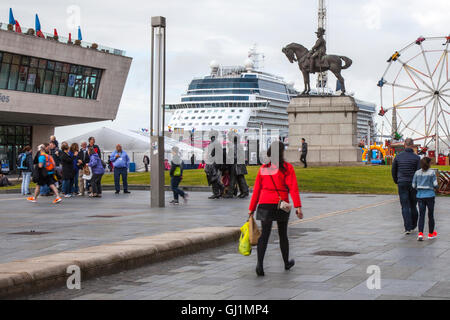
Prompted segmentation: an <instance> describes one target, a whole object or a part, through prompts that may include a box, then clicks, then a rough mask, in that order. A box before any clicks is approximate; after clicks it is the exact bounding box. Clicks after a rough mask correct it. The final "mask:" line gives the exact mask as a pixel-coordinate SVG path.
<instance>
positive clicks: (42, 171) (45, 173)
mask: <svg viewBox="0 0 450 320" xmlns="http://www.w3.org/2000/svg"><path fill="white" fill-rule="evenodd" d="M46 148H48V143H45V144H41V145H40V146H39V147H38V149H39V156H38V157H37V164H36V165H35V168H34V170H35V172H34V174H33V180H35V181H36V190H35V191H34V197H29V198H27V200H28V201H30V202H34V203H35V202H37V198H38V196H39V192H40V189H41V187H42V186H45V185H47V186H49V187H50V189H51V190H52V191H53V193H54V194H55V200H53V203H59V202H61V197H60V196H59V193H58V189H57V188H56V187H55V178H54V176H55V168H56V165H55V160H54V159H53V157H51V156H50V155H48V153H47V151H46Z"/></svg>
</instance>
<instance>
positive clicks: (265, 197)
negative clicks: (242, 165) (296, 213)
mask: <svg viewBox="0 0 450 320" xmlns="http://www.w3.org/2000/svg"><path fill="white" fill-rule="evenodd" d="M285 168H286V170H284V172H282V171H281V170H278V169H277V168H276V167H275V166H274V165H272V166H271V167H269V166H268V165H263V166H261V168H259V171H258V175H257V176H256V181H255V186H254V187H253V195H252V200H251V201H250V207H249V211H252V212H253V211H255V210H256V207H257V205H258V204H262V203H265V204H269V203H270V204H274V203H278V202H279V200H280V198H279V196H278V193H279V194H280V196H281V199H282V200H284V201H286V202H289V194H290V195H291V198H292V200H293V201H294V207H295V208H299V207H301V206H302V203H301V201H300V193H299V191H298V184H297V177H296V176H295V171H294V167H293V166H292V164H290V163H288V162H285ZM271 177H272V178H273V180H272V178H271ZM274 182H275V186H276V188H275V186H274ZM288 189H289V194H288ZM277 190H278V193H277Z"/></svg>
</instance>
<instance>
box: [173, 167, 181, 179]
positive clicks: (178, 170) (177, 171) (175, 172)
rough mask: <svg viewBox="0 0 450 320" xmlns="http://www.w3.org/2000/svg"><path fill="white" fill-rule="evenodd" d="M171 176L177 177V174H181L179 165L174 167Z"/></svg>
mask: <svg viewBox="0 0 450 320" xmlns="http://www.w3.org/2000/svg"><path fill="white" fill-rule="evenodd" d="M173 176H174V177H179V176H181V168H180V166H177V167H176V168H175V171H174V172H173Z"/></svg>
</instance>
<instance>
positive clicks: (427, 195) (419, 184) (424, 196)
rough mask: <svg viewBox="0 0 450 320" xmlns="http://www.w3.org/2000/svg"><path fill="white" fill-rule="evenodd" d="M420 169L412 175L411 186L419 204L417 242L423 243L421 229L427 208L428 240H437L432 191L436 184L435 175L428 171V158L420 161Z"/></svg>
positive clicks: (434, 195) (429, 164)
mask: <svg viewBox="0 0 450 320" xmlns="http://www.w3.org/2000/svg"><path fill="white" fill-rule="evenodd" d="M420 167H421V168H422V169H420V170H417V171H416V173H415V174H414V178H413V182H412V186H413V188H414V189H417V200H418V202H419V234H418V236H417V240H418V241H423V229H424V225H425V212H426V209H427V208H428V229H429V230H428V232H429V234H428V239H435V238H437V232H436V231H435V230H434V227H435V222H434V202H435V197H436V194H435V192H434V189H435V188H437V186H438V182H437V178H436V174H435V173H434V171H433V170H430V167H431V159H430V158H428V157H425V158H422V159H421V160H420Z"/></svg>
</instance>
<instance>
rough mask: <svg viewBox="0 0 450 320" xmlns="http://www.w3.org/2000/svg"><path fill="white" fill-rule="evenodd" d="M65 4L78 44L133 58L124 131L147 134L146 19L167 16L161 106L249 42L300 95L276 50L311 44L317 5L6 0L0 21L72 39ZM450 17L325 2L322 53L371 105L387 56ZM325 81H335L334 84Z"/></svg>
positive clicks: (400, 4) (401, 4)
mask: <svg viewBox="0 0 450 320" xmlns="http://www.w3.org/2000/svg"><path fill="white" fill-rule="evenodd" d="M71 5H76V6H78V7H79V8H80V10H81V11H80V12H81V15H80V18H81V27H82V31H83V39H84V40H85V41H88V42H97V43H99V44H103V45H106V46H111V47H115V48H119V49H123V50H126V51H127V55H129V56H131V57H133V59H134V60H133V64H132V68H131V71H130V75H129V78H128V82H127V85H126V88H125V92H124V95H123V98H122V103H121V106H120V109H119V114H118V117H117V120H116V121H115V122H116V123H117V124H118V125H119V126H121V127H124V128H130V129H139V128H141V127H147V126H148V122H149V121H148V118H149V112H148V109H149V90H148V88H149V86H150V81H149V68H150V67H149V63H148V61H149V57H150V53H149V46H150V36H149V33H150V28H149V21H150V17H151V16H154V15H163V16H166V17H167V24H168V30H167V32H168V34H167V37H168V47H167V50H168V57H167V58H168V60H167V72H168V75H167V101H168V102H177V101H178V100H179V96H180V94H182V93H183V92H184V91H185V90H186V88H187V85H188V83H189V81H190V80H191V79H192V78H193V77H197V76H203V75H205V74H207V73H208V72H209V68H208V65H209V62H210V61H211V60H213V59H214V60H217V61H218V62H219V63H221V64H225V65H231V64H242V63H243V61H244V60H245V59H246V57H247V52H248V49H249V48H250V47H251V46H252V45H253V44H254V43H257V44H258V46H259V49H260V51H262V52H264V54H265V56H266V60H265V71H268V72H272V73H275V74H277V75H281V76H283V77H284V78H285V79H286V80H287V81H295V83H296V86H297V87H298V88H299V89H303V82H302V80H301V75H300V73H299V71H298V67H297V66H296V65H293V64H290V63H289V62H288V61H287V59H286V58H285V56H284V55H283V54H282V53H281V48H282V47H283V46H284V45H286V44H288V43H290V42H298V43H301V44H303V45H305V46H306V47H308V48H309V47H311V46H312V45H313V44H314V40H315V38H314V36H315V34H314V31H315V29H316V28H317V1H315V0H278V1H273V0H245V1H243V0H227V1H224V0H222V1H219V0H191V1H186V0H184V1H181V0H165V1H156V0H151V1H138V0H128V1H106V0H95V1H93V0H89V1H87V0H79V1H76V0H73V1H72V0H71V1H61V0H60V1H45V0H40V1H38V2H37V1H34V0H14V1H8V0H7V1H5V0H4V1H2V3H1V5H0V8H1V12H3V18H2V19H1V20H2V21H5V22H7V21H8V10H9V8H10V7H12V8H13V10H14V15H15V18H16V19H17V20H18V21H19V22H20V24H21V25H22V27H34V14H35V13H38V14H39V17H40V21H41V25H42V29H43V31H46V32H52V31H53V28H57V29H58V32H59V34H60V35H64V36H65V35H67V34H68V32H73V34H75V30H69V28H68V25H67V22H68V21H70V15H69V14H68V13H67V8H68V7H69V6H71ZM449 13H450V1H448V0H429V1H424V0H397V1H391V0H368V1H356V0H328V30H327V37H328V52H329V53H333V54H340V55H345V56H348V57H350V58H352V59H353V61H354V64H353V66H352V67H351V68H350V69H349V70H346V71H344V72H343V74H344V77H345V78H346V80H347V88H348V91H350V92H351V91H353V92H355V93H356V96H357V97H358V98H360V99H363V100H368V101H372V102H375V103H377V104H378V102H379V98H378V95H379V94H378V90H377V87H376V82H377V81H378V80H379V78H380V77H381V74H382V73H383V71H384V69H385V68H386V60H387V58H388V57H389V56H390V55H391V54H392V53H393V52H394V51H395V50H397V49H399V48H401V47H403V46H404V45H406V44H408V43H409V42H411V41H413V40H415V39H416V38H417V37H418V36H420V35H423V36H443V35H447V34H448V33H449V31H450V28H449V27H450V23H449V20H448V14H449ZM330 80H331V83H332V84H334V82H335V79H334V77H332V78H331V79H330ZM106 123H110V122H106ZM101 125H104V124H103V123H96V124H89V125H82V126H79V127H78V128H76V130H75V127H66V128H60V129H58V130H57V134H58V135H60V136H61V137H62V138H69V137H71V136H74V135H77V134H78V133H79V132H80V130H81V131H85V130H88V129H91V128H96V127H98V126H101Z"/></svg>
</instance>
